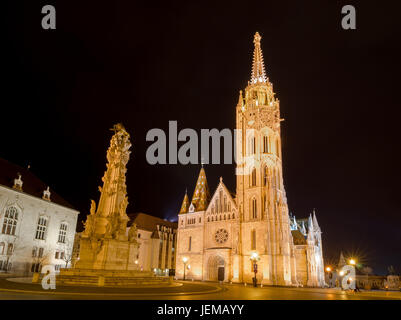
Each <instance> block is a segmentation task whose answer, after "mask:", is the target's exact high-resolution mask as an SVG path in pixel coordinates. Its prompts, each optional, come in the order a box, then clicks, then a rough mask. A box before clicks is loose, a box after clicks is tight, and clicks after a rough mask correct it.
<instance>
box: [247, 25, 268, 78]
mask: <svg viewBox="0 0 401 320" xmlns="http://www.w3.org/2000/svg"><path fill="white" fill-rule="evenodd" d="M261 39H262V37H261V36H260V34H259V32H256V33H255V36H254V38H253V43H254V45H255V48H254V50H253V63H252V75H251V83H257V82H266V80H267V77H266V72H265V65H264V62H263V54H262V49H261V48H260V40H261Z"/></svg>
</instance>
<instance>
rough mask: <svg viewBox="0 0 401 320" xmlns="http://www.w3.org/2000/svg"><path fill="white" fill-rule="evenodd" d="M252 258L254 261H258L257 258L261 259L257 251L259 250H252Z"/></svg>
mask: <svg viewBox="0 0 401 320" xmlns="http://www.w3.org/2000/svg"><path fill="white" fill-rule="evenodd" d="M250 259H251V260H252V261H257V260H259V255H258V253H257V252H252V254H251V257H250Z"/></svg>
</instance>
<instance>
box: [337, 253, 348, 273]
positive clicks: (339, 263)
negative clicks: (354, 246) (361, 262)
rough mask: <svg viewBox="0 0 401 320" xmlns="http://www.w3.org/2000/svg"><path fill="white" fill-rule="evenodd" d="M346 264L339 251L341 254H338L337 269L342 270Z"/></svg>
mask: <svg viewBox="0 0 401 320" xmlns="http://www.w3.org/2000/svg"><path fill="white" fill-rule="evenodd" d="M346 264H347V263H346V262H345V258H344V255H343V252H342V251H341V253H340V259H339V260H338V265H337V267H338V268H339V269H340V268H342V267H343V266H345V265H346Z"/></svg>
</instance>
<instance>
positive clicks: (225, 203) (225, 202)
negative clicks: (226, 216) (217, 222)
mask: <svg viewBox="0 0 401 320" xmlns="http://www.w3.org/2000/svg"><path fill="white" fill-rule="evenodd" d="M224 212H227V197H226V196H224Z"/></svg>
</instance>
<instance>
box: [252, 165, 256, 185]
mask: <svg viewBox="0 0 401 320" xmlns="http://www.w3.org/2000/svg"><path fill="white" fill-rule="evenodd" d="M255 186H256V169H255V168H253V169H252V171H251V187H255Z"/></svg>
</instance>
